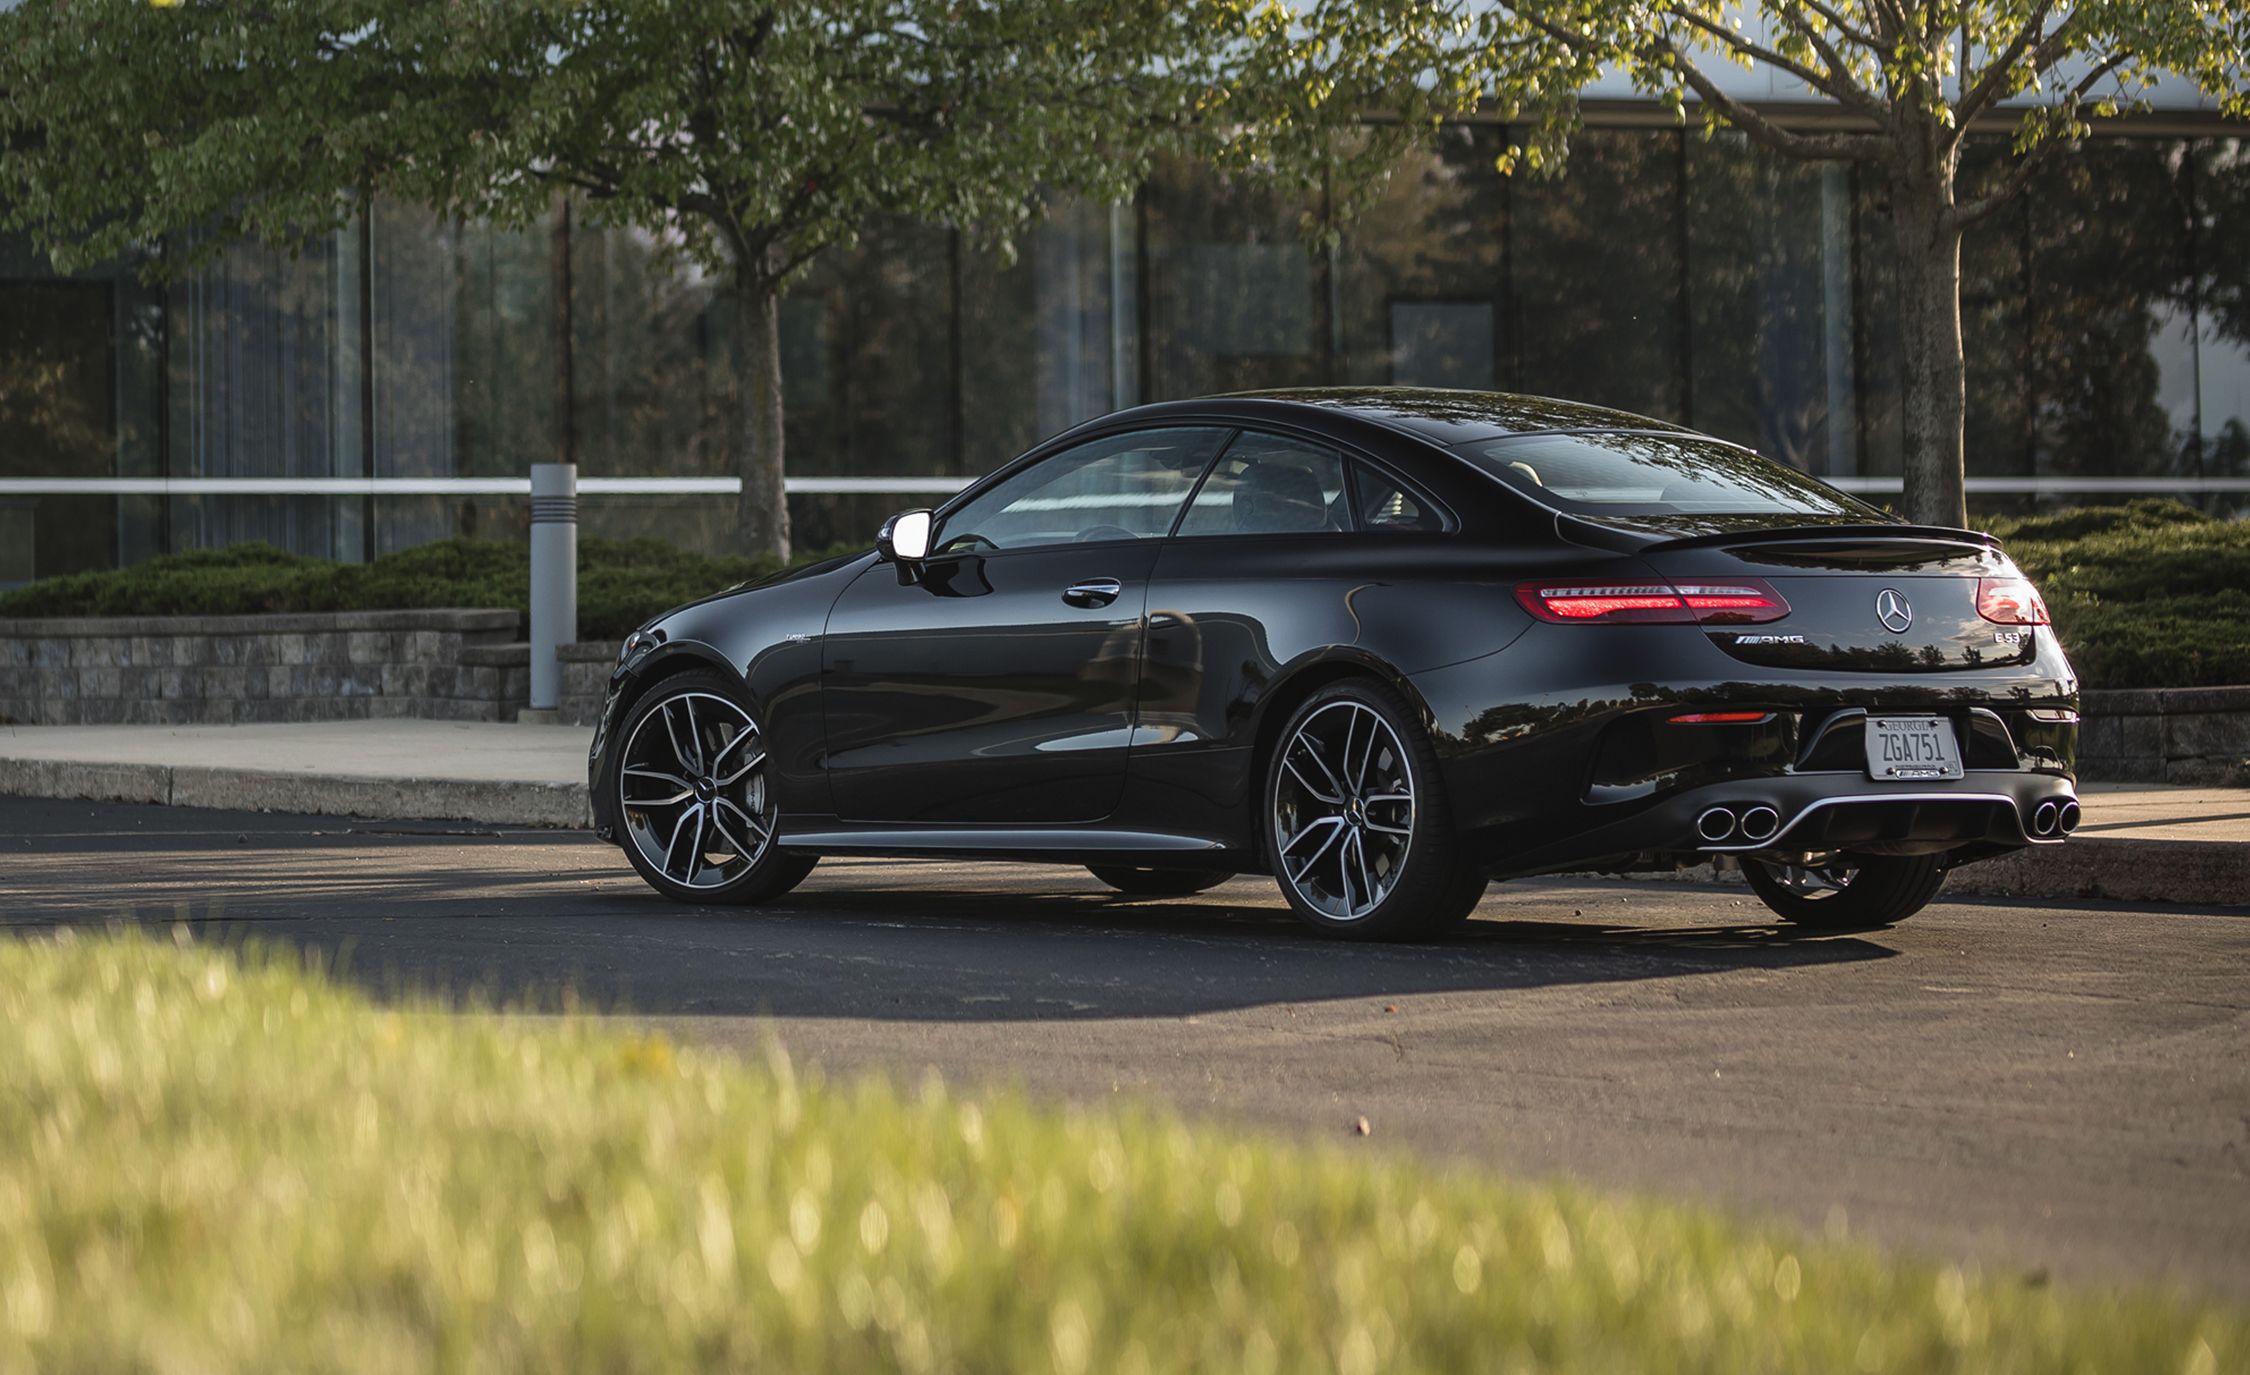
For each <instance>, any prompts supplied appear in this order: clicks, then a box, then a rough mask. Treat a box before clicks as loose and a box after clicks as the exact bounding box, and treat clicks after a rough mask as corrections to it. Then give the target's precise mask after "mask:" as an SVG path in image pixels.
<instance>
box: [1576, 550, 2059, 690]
mask: <svg viewBox="0 0 2250 1375" xmlns="http://www.w3.org/2000/svg"><path fill="white" fill-rule="evenodd" d="M1691 519H1692V520H1693V523H1694V524H1695V525H1697V526H1701V527H1703V528H1695V529H1691V530H1686V531H1681V530H1679V526H1678V525H1677V524H1674V523H1673V522H1672V521H1671V520H1669V519H1666V518H1634V519H1630V520H1604V521H1601V522H1598V523H1599V524H1601V525H1602V526H1605V527H1607V533H1608V534H1610V535H1611V536H1613V537H1614V536H1617V535H1623V536H1626V537H1628V538H1639V539H1641V540H1643V541H1645V542H1643V543H1642V544H1641V547H1640V548H1638V549H1637V550H1636V551H1635V552H1637V553H1638V554H1639V556H1640V558H1641V559H1642V561H1643V562H1645V563H1647V564H1648V565H1649V566H1650V567H1651V568H1653V569H1654V570H1655V571H1656V572H1658V573H1660V574H1662V575H1663V576H1664V577H1665V578H1667V579H1668V580H1670V581H1671V582H1672V583H1673V584H1674V585H1679V584H1683V583H1693V582H1696V581H1698V580H1712V581H1716V580H1723V579H1725V578H1727V577H1729V576H1732V577H1753V578H1758V579H1762V580H1763V581H1764V582H1766V583H1767V584H1769V585H1770V586H1772V587H1773V589H1774V590H1775V591H1777V592H1779V593H1780V594H1781V596H1782V598H1783V599H1784V600H1786V601H1787V602H1788V603H1789V614H1788V615H1787V616H1784V617H1782V618H1781V619H1779V620H1775V621H1768V622H1765V623H1763V624H1758V625H1724V624H1710V625H1706V626H1705V627H1704V630H1705V633H1706V634H1707V635H1709V636H1710V639H1711V643H1712V644H1714V645H1716V646H1717V647H1718V648H1719V649H1720V650H1722V651H1724V652H1725V653H1726V654H1728V655H1730V656H1731V657H1733V658H1735V659H1738V660H1741V661H1742V662H1744V663H1751V664H1759V665H1762V666H1765V667H1770V668H1793V669H1805V670H1813V671H1820V672H1838V671H1842V672H1854V673H1881V674H1886V675H1892V676H1896V675H1898V674H1906V673H1947V672H1964V671H1971V670H1977V669H1992V668H2000V667H2006V666H2010V665H2020V664H2027V663H2030V662H2031V661H2032V657H2033V655H2034V653H2035V650H2036V647H2037V646H2036V637H2037V635H2038V634H2039V633H2041V632H2040V631H2039V630H2037V629H2036V628H2034V627H2031V626H2015V625H1996V624H1994V623H1993V622H1991V621H1988V620H1986V619H1984V617H1983V616H1981V615H1979V614H1978V611H1977V584H1978V581H1979V580H1980V579H1982V578H1988V577H2009V576H2013V575H2014V574H2015V571H2016V570H2015V568H2014V566H2013V565H2012V564H2011V563H2009V561H2008V558H2007V556H2006V555H2005V554H2002V553H2001V552H2000V550H1999V548H1998V547H1997V545H1996V544H1995V543H1994V541H1993V540H1992V538H1991V537H1990V536H1988V535H1981V534H1977V533H1975V532H1972V531H1967V530H1947V529H1941V528H1937V527H1929V526H1913V525H1868V524H1859V523H1834V524H1808V523H1806V522H1804V521H1803V520H1802V519H1774V520H1771V521H1766V520H1757V519H1752V520H1742V519H1741V518H1730V519H1729V520H1728V522H1727V524H1728V525H1729V526H1730V527H1731V528H1718V529H1714V528H1710V519H1709V518H1691ZM1587 523H1589V524H1592V523H1595V522H1587ZM1667 525H1669V526H1671V528H1672V530H1673V531H1675V532H1677V533H1673V534H1672V535H1671V537H1669V538H1667V537H1665V536H1666V530H1665V527H1666V526H1667Z"/></svg>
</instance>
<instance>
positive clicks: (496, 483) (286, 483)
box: [0, 477, 976, 497]
mask: <svg viewBox="0 0 2250 1375" xmlns="http://www.w3.org/2000/svg"><path fill="white" fill-rule="evenodd" d="M975 480H976V479H974V478H968V477H793V478H789V479H787V486H788V489H789V491H790V492H792V493H803V494H805V495H823V494H856V493H875V494H882V493H885V492H898V493H910V492H930V493H940V492H942V493H945V494H947V495H951V494H952V493H954V492H958V491H960V490H961V489H962V488H963V487H966V486H968V485H969V484H970V483H971V482H974V481H975ZM741 490H742V479H741V478H738V477H582V478H580V479H578V491H579V493H580V494H581V495H587V494H611V495H619V496H733V495H735V494H736V493H737V492H740V491H741ZM529 495H531V479H530V478H528V477H0V496H136V497H138V496H154V497H161V496H210V497H419V496H529Z"/></svg>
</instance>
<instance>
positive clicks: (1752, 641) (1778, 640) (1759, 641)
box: [1734, 635, 1805, 645]
mask: <svg viewBox="0 0 2250 1375" xmlns="http://www.w3.org/2000/svg"><path fill="white" fill-rule="evenodd" d="M1734 642H1735V643H1736V644H1738V645H1801V644H1803V643H1804V642H1805V637H1804V636H1802V635H1737V636H1735V637H1734Z"/></svg>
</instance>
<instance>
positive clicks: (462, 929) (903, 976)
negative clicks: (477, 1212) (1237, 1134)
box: [190, 892, 1895, 1023]
mask: <svg viewBox="0 0 2250 1375" xmlns="http://www.w3.org/2000/svg"><path fill="white" fill-rule="evenodd" d="M1488 910H1489V908H1488ZM190 925H191V928H192V929H193V930H194V931H195V932H196V933H197V934H198V936H199V938H202V939H215V940H220V941H233V940H241V939H245V938H248V939H254V940H257V941H260V942H263V943H269V944H270V943H275V942H278V943H280V944H282V945H284V946H287V947H295V948H298V949H301V950H311V951H317V952H319V957H320V958H321V959H322V960H323V961H325V962H328V963H329V964H330V965H331V967H333V968H335V969H336V970H337V971H338V972H340V973H342V974H343V975H344V976H345V977H346V978H348V979H350V980H351V981H353V982H355V983H358V984H360V985H361V986H363V987H364V988H366V989H368V990H369V991H371V992H373V993H375V994H376V995H377V996H379V997H382V998H384V999H402V998H403V999H412V1000H418V1001H433V1002H435V1003H437V1004H440V1005H444V1006H453V1007H493V1006H499V1007H511V1008H522V1009H527V1010H540V1009H553V1008H556V1007H558V1006H563V1005H568V1006H571V1007H574V1008H578V1009H581V1010H593V1011H603V1012H611V1013H618V1014H630V1015H637V1016H650V1017H700V1018H744V1019H767V1020H772V1021H776V1022H788V1021H792V1020H798V1019H859V1020H871V1021H927V1022H957V1023H967V1022H985V1023H992V1022H1026V1023H1035V1022H1042V1021H1061V1020H1087V1019H1102V1018H1166V1017H1173V1018H1176V1017H1192V1016H1196V1015H1200V1014H1206V1013H1217V1012H1225V1011H1230V1010H1237V1009H1246V1008H1254V1007H1260V1006H1281V1005H1289V1004H1300V1003H1315V1002H1325V1001H1332V1000H1349V999H1385V998H1398V997H1407V996H1415V995H1427V994H1465V995H1475V996H1480V997H1483V998H1488V999H1489V998H1494V997H1501V998H1505V997H1509V996H1513V995H1518V994H1526V993H1530V992H1533V991H1536V990H1540V989H1547V988H1553V987H1558V986H1564V985H1587V984H1622V983H1631V982H1639V981H1646V980H1656V979H1668V978H1696V977H1703V976H1709V975H1713V974H1719V973H1723V972H1727V971H1734V970H1744V969H1754V970H1762V971H1769V972H1777V973H1781V972H1793V971H1804V970H1810V969H1814V968H1818V967H1823V966H1829V965H1840V964H1848V963H1854V962H1863V961H1869V960H1880V959H1884V958H1888V957H1889V956H1891V955H1892V954H1893V953H1895V952H1894V951H1893V950H1892V949H1891V948H1890V947H1889V946H1888V945H1886V944H1885V943H1884V942H1883V941H1882V939H1881V933H1880V932H1875V933H1863V934H1857V935H1843V934H1838V935H1829V934H1817V933H1809V932H1803V931H1799V930H1796V929H1794V928H1790V927H1787V926H1778V925H1768V924H1762V923H1728V924H1716V925H1676V924H1665V923H1651V924H1649V925H1638V924H1629V923H1620V922H1615V921H1560V920H1544V919H1539V918H1533V917H1527V918H1507V917H1499V918H1495V917H1492V916H1484V917H1480V918H1479V919H1477V920H1475V921H1472V922H1470V923H1468V924H1467V925H1466V926H1465V927H1463V928H1462V929H1461V931H1460V932H1459V933H1458V934H1454V935H1451V936H1448V937H1446V938H1445V939H1442V940H1437V941H1431V942H1426V943H1420V944H1388V943H1351V942H1342V941H1336V940H1331V939H1325V938H1322V937H1320V936H1317V935H1313V934H1311V933H1308V932H1305V931H1303V930H1302V929H1301V928H1299V927H1298V926H1297V925H1296V923H1295V922H1294V920H1293V919H1291V918H1290V917H1289V916H1288V915H1287V914H1286V913H1285V912H1282V911H1280V910H1278V909H1267V908H1260V907H1247V906H1238V905H1233V904H1227V903H1204V902H1197V901H1193V900H1188V901H1177V900H1175V901H1171V902H1162V903H1158V902H1145V901H1126V900H1111V899H1107V898H1103V897H1100V896H1089V895H1087V894H1085V893H1073V892H1052V893H1009V894H1005V895H980V896H969V895H957V894H943V895H930V894H902V893H897V892H856V893H829V894H807V895H805V896H804V897H803V898H802V899H800V900H798V901H793V902H790V903H787V904H785V905H776V906H771V907H764V908H757V909H741V908H718V907H713V908H692V907H678V906H673V905H670V904H662V903H651V904H647V905H646V906H645V907H644V908H643V909H642V910H639V911H636V912H633V913H631V914H629V915H624V916H620V915H618V914H616V913H615V912H614V911H610V912H602V913H588V914H585V915H578V914H574V913H572V912H571V911H570V910H569V907H568V905H567V904H557V905H555V906H554V907H552V908H550V909H549V910H548V911H547V912H546V914H545V915H543V916H541V917H539V918H537V919H535V920H523V919H486V920H470V921H460V920H454V919H443V918H418V917H416V916H413V915H405V914H402V915H397V916H391V917H387V918H383V919H380V920H378V921H367V920H355V919H352V918H336V919H330V920H318V921H304V922H283V923H259V922H238V921H234V920H228V919H222V920H221V921H219V922H215V923H214V922H209V921H193V922H191V923H190ZM565 990H567V991H568V993H567V997H566V995H565V992H564V991H565Z"/></svg>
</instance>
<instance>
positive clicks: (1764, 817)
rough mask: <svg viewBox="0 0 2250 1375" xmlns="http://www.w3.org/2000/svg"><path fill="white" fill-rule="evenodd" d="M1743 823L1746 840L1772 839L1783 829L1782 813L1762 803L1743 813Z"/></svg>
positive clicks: (1743, 836)
mask: <svg viewBox="0 0 2250 1375" xmlns="http://www.w3.org/2000/svg"><path fill="white" fill-rule="evenodd" d="M1741 825H1742V838H1743V839H1744V840H1771V839H1772V838H1773V833H1774V832H1775V831H1778V830H1780V829H1781V813H1779V812H1777V811H1775V810H1774V809H1773V808H1771V807H1768V806H1764V805H1762V804H1761V805H1759V806H1756V807H1752V808H1751V809H1750V810H1749V811H1746V812H1744V813H1743V814H1742V823H1741Z"/></svg>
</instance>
